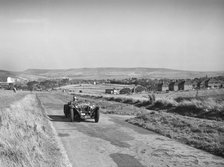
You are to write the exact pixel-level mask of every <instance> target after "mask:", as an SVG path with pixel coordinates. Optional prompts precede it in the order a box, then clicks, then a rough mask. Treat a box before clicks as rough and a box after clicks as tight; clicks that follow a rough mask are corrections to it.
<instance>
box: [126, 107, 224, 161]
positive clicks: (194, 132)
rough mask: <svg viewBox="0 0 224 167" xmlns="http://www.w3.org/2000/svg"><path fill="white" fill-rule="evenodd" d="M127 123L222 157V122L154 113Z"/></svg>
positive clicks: (223, 144)
mask: <svg viewBox="0 0 224 167" xmlns="http://www.w3.org/2000/svg"><path fill="white" fill-rule="evenodd" d="M127 121H128V122H129V123H132V124H135V125H138V126H141V127H144V128H146V129H148V130H152V131H155V132H157V133H159V134H161V135H164V136H167V137H169V138H172V139H175V140H178V141H180V142H182V143H185V144H188V145H190V146H193V147H195V148H198V149H202V150H205V151H207V152H210V153H212V154H215V155H219V156H222V157H224V123H223V122H220V121H212V120H203V119H198V118H191V117H185V116H181V115H176V114H172V113H165V112H156V111H154V112H151V113H147V114H139V115H138V116H137V117H135V118H132V119H129V120H127Z"/></svg>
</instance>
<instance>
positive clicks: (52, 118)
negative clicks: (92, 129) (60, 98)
mask: <svg viewBox="0 0 224 167" xmlns="http://www.w3.org/2000/svg"><path fill="white" fill-rule="evenodd" d="M48 117H49V118H50V121H53V122H71V120H70V118H66V117H65V116H64V115H48ZM74 122H77V123H78V122H85V123H95V121H94V120H92V119H90V120H88V119H86V120H74Z"/></svg>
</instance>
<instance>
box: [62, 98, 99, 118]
mask: <svg viewBox="0 0 224 167" xmlns="http://www.w3.org/2000/svg"><path fill="white" fill-rule="evenodd" d="M64 114H65V117H66V118H69V117H70V120H71V122H73V121H74V120H77V121H81V120H85V119H94V120H95V122H99V118H100V112H99V107H98V106H96V105H95V104H92V103H90V102H86V101H77V100H73V101H70V102H68V103H67V104H65V105H64Z"/></svg>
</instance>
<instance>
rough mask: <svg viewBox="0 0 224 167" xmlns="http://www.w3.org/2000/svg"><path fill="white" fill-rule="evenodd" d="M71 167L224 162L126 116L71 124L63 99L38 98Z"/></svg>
mask: <svg viewBox="0 0 224 167" xmlns="http://www.w3.org/2000/svg"><path fill="white" fill-rule="evenodd" d="M39 98H40V100H41V101H42V104H43V105H44V107H45V109H46V111H47V113H48V115H49V117H50V119H51V121H53V125H54V127H55V129H56V131H57V133H58V136H59V137H60V139H61V141H62V143H63V145H64V147H65V150H66V152H67V154H68V157H69V160H70V162H71V163H72V165H73V167H116V166H118V167H152V166H154V167H168V166H177V167H181V166H195V167H196V166H197V167H198V166H201V167H204V166H209V167H211V166H212V167H216V166H220V167H223V166H224V159H223V158H220V157H217V156H213V155H211V154H209V153H206V152H203V151H201V150H198V149H195V148H192V147H189V146H186V145H184V144H180V143H178V142H176V141H173V140H171V139H169V138H166V137H164V136H161V135H158V134H155V133H153V132H150V131H148V130H145V129H143V128H140V127H137V126H134V125H130V124H128V123H126V122H125V119H127V118H128V117H127V116H115V115H105V114H101V115H100V121H99V123H94V121H93V120H88V121H84V122H70V121H69V119H66V118H65V117H64V115H63V112H62V108H63V104H64V103H65V101H66V100H65V99H63V98H59V97H57V96H54V95H53V94H40V95H39Z"/></svg>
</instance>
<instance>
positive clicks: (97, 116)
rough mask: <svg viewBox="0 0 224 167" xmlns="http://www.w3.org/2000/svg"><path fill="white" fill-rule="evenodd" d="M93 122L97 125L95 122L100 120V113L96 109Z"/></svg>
mask: <svg viewBox="0 0 224 167" xmlns="http://www.w3.org/2000/svg"><path fill="white" fill-rule="evenodd" d="M94 119H95V122H96V123H97V122H99V119H100V111H99V109H97V110H96V111H95V118H94Z"/></svg>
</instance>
